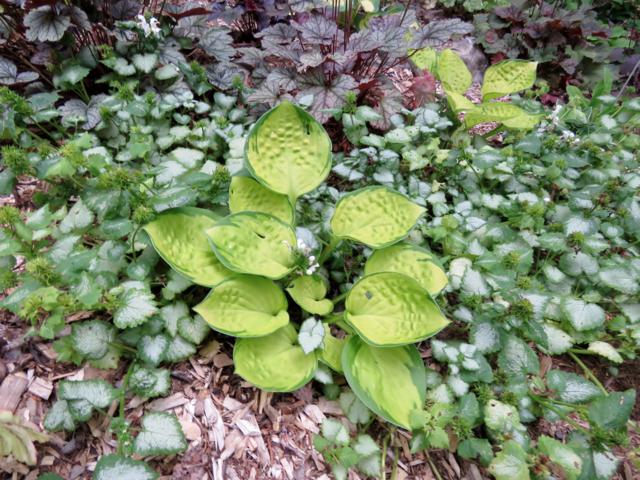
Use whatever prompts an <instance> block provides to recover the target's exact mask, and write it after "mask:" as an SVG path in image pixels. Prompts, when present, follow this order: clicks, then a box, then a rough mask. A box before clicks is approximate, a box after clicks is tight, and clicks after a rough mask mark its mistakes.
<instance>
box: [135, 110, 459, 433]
mask: <svg viewBox="0 0 640 480" xmlns="http://www.w3.org/2000/svg"><path fill="white" fill-rule="evenodd" d="M245 164H246V165H245V166H246V172H247V174H246V176H236V177H234V178H233V179H232V181H231V186H230V191H229V209H230V214H228V215H226V216H222V215H221V214H220V213H217V212H211V211H208V210H204V209H199V208H178V209H173V210H168V211H165V212H163V213H162V214H161V215H160V216H159V217H157V218H156V220H154V221H153V222H151V223H150V224H148V225H147V226H146V227H145V230H146V231H147V233H148V234H149V236H150V237H151V240H152V242H153V245H154V246H155V248H156V250H157V251H158V253H159V254H160V255H161V256H162V258H163V259H164V260H165V261H166V262H167V263H168V264H169V265H170V266H171V267H172V268H173V269H175V270H176V271H177V272H179V273H180V274H182V275H184V276H186V277H187V278H189V279H190V280H191V281H193V282H194V283H196V284H199V285H203V286H207V287H211V288H212V290H211V292H210V293H209V294H208V295H207V296H206V298H204V299H203V300H202V301H201V302H200V303H199V304H198V305H195V306H194V307H193V309H194V310H195V311H196V312H197V313H198V314H200V315H201V316H202V317H203V318H204V319H205V320H206V321H207V323H208V324H209V325H210V326H211V327H212V328H213V329H214V330H217V331H219V332H221V333H224V334H226V335H231V336H234V337H237V340H236V342H235V347H234V354H233V357H234V363H235V369H236V372H237V373H238V374H239V375H240V376H242V377H243V378H244V379H245V380H247V381H248V382H250V383H252V384H254V385H256V386H258V387H260V388H262V389H264V390H268V391H276V392H287V391H292V390H296V389H298V388H300V387H302V386H303V385H305V384H306V383H307V382H309V381H310V380H311V379H312V378H313V377H314V375H315V374H316V371H317V370H318V368H319V362H321V363H323V364H325V365H327V366H329V367H330V368H332V369H333V370H335V371H337V372H339V373H341V374H344V376H345V377H346V379H347V381H348V383H349V385H350V386H351V388H352V389H353V391H354V392H355V393H356V395H358V397H359V398H360V399H361V400H362V402H363V403H365V404H366V405H367V406H368V407H369V408H370V409H371V410H373V411H374V412H375V413H377V414H378V415H380V416H382V417H384V418H385V419H387V420H388V421H390V422H392V423H394V424H396V425H400V426H402V427H405V428H410V426H411V422H410V418H411V416H412V415H415V411H420V410H422V409H423V407H424V403H425V397H426V388H427V387H426V374H425V366H424V363H423V361H422V359H421V357H420V354H419V352H418V349H417V348H416V346H415V343H416V342H419V341H421V340H424V339H426V338H429V337H431V336H433V335H434V334H436V333H437V332H439V331H440V330H441V329H442V328H444V327H445V326H446V325H447V324H448V321H447V319H446V318H445V317H444V316H443V314H442V313H441V312H440V309H439V308H438V305H437V304H436V303H435V301H434V300H433V295H436V294H438V293H439V292H440V291H441V290H442V289H443V288H444V287H445V285H446V283H447V279H446V275H445V273H444V271H443V270H442V268H441V267H440V266H439V264H438V262H437V260H436V259H435V258H434V257H433V255H432V253H430V252H429V251H428V250H425V249H422V248H420V247H417V246H415V245H412V244H410V243H406V242H403V239H404V238H405V237H406V236H407V235H408V233H409V232H410V230H411V229H412V228H413V227H414V225H415V224H416V222H417V221H418V219H419V218H420V217H421V216H422V215H423V213H424V209H423V208H422V207H420V206H418V205H416V204H414V203H412V202H411V201H409V200H408V199H407V198H406V197H404V196H403V195H402V194H400V193H398V192H395V191H393V190H390V189H388V188H386V187H369V188H364V189H361V190H356V191H354V192H350V193H348V194H345V195H344V196H343V197H342V198H341V199H340V200H339V201H338V203H337V204H336V206H335V211H334V213H333V216H332V218H331V220H330V222H329V225H328V228H327V230H328V231H326V232H323V234H322V235H321V236H322V237H323V239H322V240H320V239H317V238H316V237H314V235H312V234H311V232H310V231H309V230H307V229H305V228H304V226H303V225H297V224H296V208H295V206H296V200H297V199H298V198H299V197H300V196H301V195H304V194H305V193H308V192H310V191H312V190H314V189H316V188H317V187H318V186H319V185H320V184H321V183H322V182H323V181H324V180H325V178H326V176H327V175H328V173H329V170H330V168H331V141H330V139H329V137H328V135H327V134H326V132H325V131H324V129H323V128H322V125H320V124H319V123H318V122H317V121H316V120H315V119H314V118H313V117H311V116H310V115H309V114H308V113H306V112H305V111H304V110H302V109H300V108H299V107H297V106H294V105H292V104H290V103H288V102H285V103H281V104H280V105H278V106H277V107H275V108H273V109H272V110H270V111H269V112H267V113H266V114H264V115H263V116H262V117H261V118H260V120H259V121H258V122H257V123H256V125H255V126H254V127H253V129H252V131H251V132H250V134H249V138H248V140H247V145H246V150H245ZM342 242H355V243H360V244H364V245H366V246H368V247H369V248H370V249H373V253H372V254H371V255H370V256H369V258H368V260H367V261H366V263H365V265H364V275H363V276H362V277H361V278H360V279H359V280H358V281H357V282H356V283H355V284H354V285H353V286H352V287H351V289H350V290H348V292H346V293H344V294H341V295H337V293H338V292H340V288H339V287H340V285H330V284H329V281H328V279H327V278H326V277H325V276H323V272H326V271H325V270H324V269H323V267H322V264H323V263H324V262H325V261H326V260H327V259H329V258H330V256H331V252H332V251H333V249H334V248H335V247H336V246H337V245H338V244H340V243H342ZM323 245H324V246H323ZM331 294H336V295H337V296H336V297H335V298H334V299H333V300H331V299H329V298H327V296H328V295H331ZM342 299H344V308H342V307H341V306H340V305H341V303H340V302H341V300H342ZM292 303H295V304H297V305H298V307H299V308H290V307H291V306H292V305H291V304H292ZM334 307H335V308H334ZM340 331H342V332H343V333H339V332H340Z"/></svg>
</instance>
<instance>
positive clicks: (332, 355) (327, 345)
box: [320, 324, 347, 373]
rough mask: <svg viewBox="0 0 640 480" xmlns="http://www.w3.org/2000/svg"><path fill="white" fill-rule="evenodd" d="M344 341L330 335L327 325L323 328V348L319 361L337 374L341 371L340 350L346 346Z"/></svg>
mask: <svg viewBox="0 0 640 480" xmlns="http://www.w3.org/2000/svg"><path fill="white" fill-rule="evenodd" d="M346 342H347V341H346V339H344V338H336V337H334V336H333V335H331V329H330V328H329V326H328V325H327V324H325V326H324V338H323V339H322V344H323V348H322V350H321V351H320V361H321V362H322V363H324V364H325V365H328V366H330V367H331V368H332V369H333V370H335V371H336V372H338V373H343V371H342V350H343V349H344V346H345V344H346Z"/></svg>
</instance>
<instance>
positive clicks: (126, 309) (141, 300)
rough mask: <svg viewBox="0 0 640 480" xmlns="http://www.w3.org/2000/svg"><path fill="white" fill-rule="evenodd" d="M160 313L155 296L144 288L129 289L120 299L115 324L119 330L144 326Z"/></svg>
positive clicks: (115, 314)
mask: <svg viewBox="0 0 640 480" xmlns="http://www.w3.org/2000/svg"><path fill="white" fill-rule="evenodd" d="M157 311H158V308H157V307H156V302H155V300H154V296H153V294H152V293H151V292H150V291H148V290H146V289H143V288H135V287H134V288H128V289H126V290H125V291H124V292H123V293H122V294H121V295H120V296H119V297H118V309H117V310H116V311H115V312H114V313H113V323H114V324H115V326H116V327H118V328H131V327H137V326H138V325H142V324H143V323H145V322H146V321H147V320H149V318H150V317H151V316H152V315H153V314H154V313H156V312H157Z"/></svg>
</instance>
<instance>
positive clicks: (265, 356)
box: [233, 324, 318, 392]
mask: <svg viewBox="0 0 640 480" xmlns="http://www.w3.org/2000/svg"><path fill="white" fill-rule="evenodd" d="M297 338H298V334H297V332H296V330H295V328H294V327H293V325H291V324H288V325H286V326H284V327H282V328H281V329H279V330H277V331H275V332H274V333H272V334H270V335H267V336H265V337H259V338H241V339H239V340H236V343H235V347H234V349H233V362H234V364H235V368H236V373H237V374H238V375H240V376H241V377H242V378H244V379H245V380H246V381H248V382H249V383H252V384H253V385H255V386H257V387H259V388H261V389H262V390H266V391H268V392H292V391H294V390H297V389H299V388H301V387H302V386H304V385H305V384H306V383H307V382H309V381H310V380H311V379H312V378H313V375H314V373H315V371H316V368H317V365H318V360H317V356H316V354H315V352H312V353H310V354H309V355H305V353H304V352H303V351H302V348H301V347H300V346H298V345H296V342H297Z"/></svg>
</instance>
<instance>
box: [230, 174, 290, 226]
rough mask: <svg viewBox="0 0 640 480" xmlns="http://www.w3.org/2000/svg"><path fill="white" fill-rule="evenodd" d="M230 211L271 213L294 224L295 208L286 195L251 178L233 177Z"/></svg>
mask: <svg viewBox="0 0 640 480" xmlns="http://www.w3.org/2000/svg"><path fill="white" fill-rule="evenodd" d="M229 210H231V213H237V212H262V213H269V214H271V215H273V216H274V217H277V218H279V219H280V220H282V221H283V222H285V223H293V214H294V211H293V207H292V206H291V203H290V202H289V198H287V196H286V195H281V194H279V193H276V192H274V191H272V190H269V189H268V188H267V187H265V186H264V185H262V184H261V183H259V182H256V181H255V180H254V179H253V178H251V177H233V178H232V179H231V185H230V187H229Z"/></svg>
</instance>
